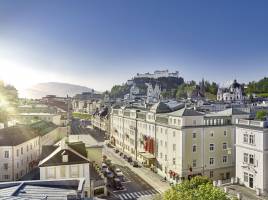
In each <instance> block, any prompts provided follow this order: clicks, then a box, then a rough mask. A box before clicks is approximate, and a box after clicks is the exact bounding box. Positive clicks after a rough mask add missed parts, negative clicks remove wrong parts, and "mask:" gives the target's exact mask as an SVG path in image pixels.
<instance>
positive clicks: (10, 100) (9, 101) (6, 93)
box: [0, 81, 18, 122]
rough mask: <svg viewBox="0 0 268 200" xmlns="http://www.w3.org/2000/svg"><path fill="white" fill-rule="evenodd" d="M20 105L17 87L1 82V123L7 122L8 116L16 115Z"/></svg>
mask: <svg viewBox="0 0 268 200" xmlns="http://www.w3.org/2000/svg"><path fill="white" fill-rule="evenodd" d="M17 105H18V92H17V90H16V88H15V87H13V86H11V85H5V84H4V82H3V81H0V122H7V120H8V115H9V114H12V113H15V110H16V107H17Z"/></svg>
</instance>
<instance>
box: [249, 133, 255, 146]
mask: <svg viewBox="0 0 268 200" xmlns="http://www.w3.org/2000/svg"><path fill="white" fill-rule="evenodd" d="M249 144H255V135H249Z"/></svg>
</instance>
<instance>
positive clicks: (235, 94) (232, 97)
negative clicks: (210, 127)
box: [217, 80, 244, 102]
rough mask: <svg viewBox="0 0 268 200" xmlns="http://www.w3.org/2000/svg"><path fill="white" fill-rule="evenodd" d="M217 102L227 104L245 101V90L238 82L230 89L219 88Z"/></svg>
mask: <svg viewBox="0 0 268 200" xmlns="http://www.w3.org/2000/svg"><path fill="white" fill-rule="evenodd" d="M217 100H218V101H225V102H233V101H243V100H244V95H243V88H242V86H241V85H240V84H239V83H237V81H236V80H234V82H233V83H232V85H231V86H230V87H229V88H219V89H218V92H217Z"/></svg>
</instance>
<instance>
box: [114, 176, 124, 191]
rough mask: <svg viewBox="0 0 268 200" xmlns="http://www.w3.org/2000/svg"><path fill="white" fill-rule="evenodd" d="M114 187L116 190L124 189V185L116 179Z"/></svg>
mask: <svg viewBox="0 0 268 200" xmlns="http://www.w3.org/2000/svg"><path fill="white" fill-rule="evenodd" d="M113 187H114V188H115V189H116V190H122V189H123V185H122V183H121V181H120V179H119V178H114V179H113Z"/></svg>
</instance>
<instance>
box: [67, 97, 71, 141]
mask: <svg viewBox="0 0 268 200" xmlns="http://www.w3.org/2000/svg"><path fill="white" fill-rule="evenodd" d="M70 116H71V115H70V100H69V96H68V95H67V142H69V135H70V132H71V130H70V121H71V120H70Z"/></svg>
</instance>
